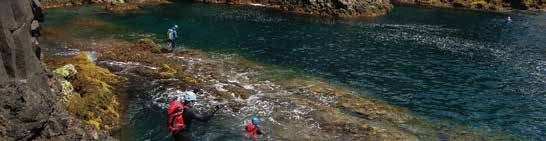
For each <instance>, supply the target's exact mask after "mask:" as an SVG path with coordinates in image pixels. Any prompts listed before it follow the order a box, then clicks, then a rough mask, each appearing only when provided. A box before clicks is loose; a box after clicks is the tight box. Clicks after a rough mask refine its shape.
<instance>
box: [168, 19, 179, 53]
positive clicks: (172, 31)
mask: <svg viewBox="0 0 546 141" xmlns="http://www.w3.org/2000/svg"><path fill="white" fill-rule="evenodd" d="M177 30H178V25H173V26H172V27H171V28H169V29H168V30H167V41H168V42H169V44H170V46H171V49H172V50H174V48H175V47H176V39H177V38H178V32H177Z"/></svg>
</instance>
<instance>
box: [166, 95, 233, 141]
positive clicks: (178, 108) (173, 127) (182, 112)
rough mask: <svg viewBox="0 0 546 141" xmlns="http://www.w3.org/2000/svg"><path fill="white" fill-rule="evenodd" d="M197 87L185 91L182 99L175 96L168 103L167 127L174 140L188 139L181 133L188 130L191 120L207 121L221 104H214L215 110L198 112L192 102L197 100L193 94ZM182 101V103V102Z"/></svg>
mask: <svg viewBox="0 0 546 141" xmlns="http://www.w3.org/2000/svg"><path fill="white" fill-rule="evenodd" d="M196 92H197V89H194V90H192V91H189V92H186V94H185V95H184V98H183V100H179V99H178V98H175V99H174V100H173V101H172V102H171V103H170V104H169V110H168V114H169V121H168V129H169V131H171V133H172V135H173V138H174V140H175V141H179V140H189V137H188V136H185V135H184V134H183V133H184V132H188V131H189V128H190V127H191V123H192V121H193V120H194V119H195V120H198V121H201V122H208V121H210V119H212V117H213V116H214V114H216V112H218V110H220V109H221V108H222V106H216V107H215V110H214V111H213V112H212V113H210V114H199V113H198V112H197V111H196V110H195V109H194V108H193V106H194V104H195V102H196V101H197V95H196V94H195V93H196ZM182 102H183V103H182Z"/></svg>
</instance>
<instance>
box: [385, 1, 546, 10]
mask: <svg viewBox="0 0 546 141" xmlns="http://www.w3.org/2000/svg"><path fill="white" fill-rule="evenodd" d="M392 2H393V3H395V4H402V5H418V6H425V7H442V8H461V9H474V10H486V11H495V12H503V11H510V10H513V9H519V10H539V9H544V8H545V7H546V2H545V1H543V0H393V1H392Z"/></svg>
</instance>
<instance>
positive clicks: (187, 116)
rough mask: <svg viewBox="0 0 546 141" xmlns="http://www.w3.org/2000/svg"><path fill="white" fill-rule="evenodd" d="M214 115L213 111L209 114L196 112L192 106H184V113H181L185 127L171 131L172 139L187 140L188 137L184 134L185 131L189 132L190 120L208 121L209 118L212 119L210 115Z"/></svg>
mask: <svg viewBox="0 0 546 141" xmlns="http://www.w3.org/2000/svg"><path fill="white" fill-rule="evenodd" d="M213 115H214V112H213V113H211V114H206V115H203V114H199V113H197V112H196V111H195V110H194V109H193V108H189V107H184V113H182V117H183V118H184V124H185V125H186V128H184V129H183V130H181V131H178V132H175V133H173V136H174V140H175V141H187V140H189V139H190V138H189V137H188V136H187V134H184V133H185V132H186V133H187V132H189V128H190V127H191V122H192V121H193V120H194V119H196V120H198V121H201V122H208V121H209V120H210V119H212V116H213Z"/></svg>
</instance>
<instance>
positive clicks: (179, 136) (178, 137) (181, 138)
mask: <svg viewBox="0 0 546 141" xmlns="http://www.w3.org/2000/svg"><path fill="white" fill-rule="evenodd" d="M173 138H174V140H175V141H189V140H190V138H189V137H188V136H187V135H185V134H184V133H183V132H182V131H178V132H175V133H173Z"/></svg>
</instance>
